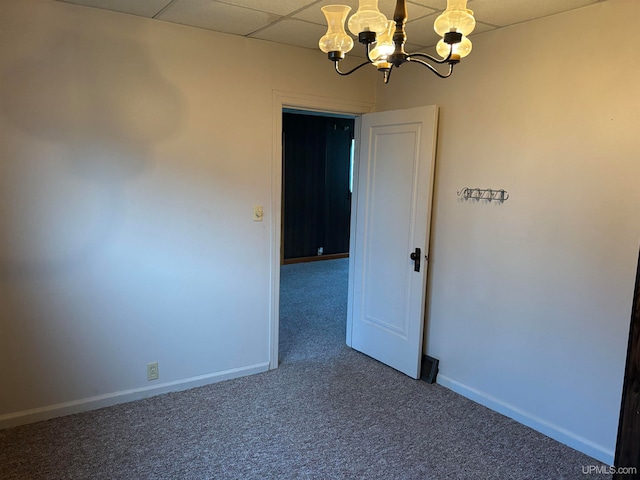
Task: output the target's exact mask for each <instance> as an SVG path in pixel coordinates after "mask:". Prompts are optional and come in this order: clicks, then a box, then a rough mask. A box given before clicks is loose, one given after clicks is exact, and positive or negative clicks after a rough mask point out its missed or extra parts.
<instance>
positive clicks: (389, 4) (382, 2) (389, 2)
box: [292, 0, 434, 26]
mask: <svg viewBox="0 0 640 480" xmlns="http://www.w3.org/2000/svg"><path fill="white" fill-rule="evenodd" d="M336 3H339V4H340V5H348V6H350V7H351V12H349V16H351V15H352V14H354V13H355V12H356V11H357V10H358V0H322V1H321V2H319V3H315V4H313V5H311V6H310V7H308V8H305V9H304V10H301V11H299V12H297V13H295V14H293V15H292V17H293V18H297V19H300V20H306V21H307V22H313V23H317V24H318V25H325V26H326V24H327V21H326V20H325V18H324V14H323V13H322V11H321V10H320V9H321V8H322V7H324V6H325V5H335V4H336ZM406 5H407V14H408V15H409V18H419V17H424V16H425V15H429V14H431V13H433V12H434V9H432V8H427V7H424V6H421V5H417V4H414V3H407V4H406ZM395 7H396V2H395V0H378V9H379V10H380V11H381V12H382V13H384V14H385V15H386V17H387V18H389V19H391V18H392V17H393V11H394V10H395Z"/></svg>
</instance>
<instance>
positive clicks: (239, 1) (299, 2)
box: [219, 0, 335, 15]
mask: <svg viewBox="0 0 640 480" xmlns="http://www.w3.org/2000/svg"><path fill="white" fill-rule="evenodd" d="M219 1H220V2H221V3H228V4H230V5H237V6H239V7H246V8H252V9H254V10H260V11H262V12H269V13H277V14H278V15H289V14H290V13H292V12H295V11H296V10H300V9H301V8H303V7H305V6H306V5H308V4H310V3H313V2H314V1H315V0H219ZM334 3H335V0H334Z"/></svg>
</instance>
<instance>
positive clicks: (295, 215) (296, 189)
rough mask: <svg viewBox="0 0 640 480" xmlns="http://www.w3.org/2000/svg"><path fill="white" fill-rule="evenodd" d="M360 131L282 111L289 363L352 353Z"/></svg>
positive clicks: (282, 356)
mask: <svg viewBox="0 0 640 480" xmlns="http://www.w3.org/2000/svg"><path fill="white" fill-rule="evenodd" d="M354 131H355V116H354V115H344V114H329V113H325V112H312V111H304V110H296V109H288V108H285V109H283V112H282V198H281V205H282V207H281V242H280V246H281V248H280V255H281V258H280V260H281V262H280V263H281V267H280V285H279V286H280V288H279V291H280V297H279V304H280V321H279V336H278V338H279V352H280V353H279V360H280V362H283V363H288V362H294V361H306V360H311V359H313V358H316V357H319V356H321V357H323V358H327V357H330V356H333V355H336V354H337V353H338V351H339V350H340V349H342V348H345V338H346V316H347V291H348V275H349V259H348V257H349V242H350V225H351V197H352V192H353V168H354V144H355V135H354ZM318 260H321V261H318Z"/></svg>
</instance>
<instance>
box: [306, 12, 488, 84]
mask: <svg viewBox="0 0 640 480" xmlns="http://www.w3.org/2000/svg"><path fill="white" fill-rule="evenodd" d="M350 11H351V7H349V6H347V5H327V6H325V7H322V13H324V16H325V18H326V19H327V33H326V34H324V35H323V36H322V38H320V41H319V42H318V45H319V47H320V50H322V51H323V52H325V53H326V54H327V55H328V57H329V60H331V61H332V62H334V65H335V68H336V72H338V73H339V74H340V75H350V74H352V73H353V72H355V71H356V70H358V69H360V68H362V67H364V66H365V65H373V66H374V67H376V68H377V69H378V71H379V72H381V73H382V75H383V79H384V83H388V82H389V78H391V72H392V71H393V69H394V68H397V67H400V66H401V65H402V64H404V63H407V62H411V63H418V64H420V65H423V66H425V67H427V68H428V69H429V70H431V71H432V72H433V73H434V74H436V75H437V76H438V77H440V78H447V77H449V76H451V74H452V73H453V67H454V65H456V64H457V63H459V62H460V59H461V58H464V57H466V56H467V55H469V53H470V52H471V41H470V40H469V39H468V38H467V36H468V35H469V34H470V33H471V32H472V31H473V29H474V28H475V26H476V21H475V18H473V12H472V11H471V10H469V9H467V0H447V9H446V10H445V11H444V12H443V13H442V14H441V15H440V16H439V17H438V18H436V20H435V22H434V24H433V29H434V30H435V31H436V33H437V34H438V35H440V36H441V37H442V38H441V39H440V41H439V42H438V44H437V45H436V52H437V53H438V55H439V56H440V57H441V58H436V57H434V56H431V55H428V54H426V53H407V52H406V51H405V49H404V45H405V43H406V42H407V34H406V32H405V25H406V23H407V18H408V17H407V6H406V4H405V0H397V1H396V8H395V11H394V13H393V20H388V19H387V17H385V16H384V14H382V13H380V11H379V10H378V0H360V1H359V5H358V11H357V12H356V13H355V14H353V15H352V16H351V17H350V18H349V21H348V22H347V26H348V28H349V31H350V32H351V33H352V34H353V35H354V36H357V37H358V41H359V42H360V43H362V44H363V45H364V46H365V51H366V55H367V60H366V61H365V62H363V63H361V64H360V65H358V66H357V67H355V68H353V69H351V70H349V71H347V72H343V71H341V70H340V65H339V64H340V60H342V59H344V58H345V55H346V54H347V53H348V52H350V51H351V49H352V48H353V39H352V38H351V37H350V36H349V35H348V34H347V32H346V31H345V22H346V20H347V16H348V15H349V12H350ZM439 65H448V68H447V67H443V68H442V67H439ZM441 70H443V71H441Z"/></svg>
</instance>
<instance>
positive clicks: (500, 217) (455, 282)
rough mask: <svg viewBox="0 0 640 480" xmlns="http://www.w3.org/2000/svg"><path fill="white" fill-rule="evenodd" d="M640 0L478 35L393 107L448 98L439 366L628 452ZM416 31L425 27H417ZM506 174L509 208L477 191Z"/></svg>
mask: <svg viewBox="0 0 640 480" xmlns="http://www.w3.org/2000/svg"><path fill="white" fill-rule="evenodd" d="M637 15H640V2H637V1H636V0H610V1H608V2H604V3H599V4H596V5H593V6H591V7H587V8H584V9H580V10H577V11H573V12H569V13H566V14H561V15H557V16H553V17H549V18H545V19H541V20H537V21H533V22H528V23H525V24H520V25H516V26H513V27H511V28H505V29H502V30H499V31H494V32H488V33H485V34H482V35H477V36H473V35H472V38H471V39H472V41H473V42H474V50H473V52H472V54H471V55H470V56H469V57H468V58H467V59H465V60H464V61H463V62H462V64H461V65H459V66H458V67H457V71H456V72H455V73H454V76H453V77H452V78H451V79H448V80H440V79H436V78H434V77H433V76H432V75H431V74H429V73H428V72H427V71H423V69H422V68H421V67H419V66H414V65H407V66H403V67H402V70H400V71H397V72H394V75H393V78H392V80H391V83H390V84H389V85H387V86H383V85H379V87H378V101H377V105H376V108H377V109H378V110H389V109H396V108H407V107H411V106H415V105H428V104H438V105H440V106H441V115H440V131H439V141H438V155H437V167H436V168H437V173H436V187H435V188H436V192H435V210H434V216H433V229H432V235H433V236H432V244H431V247H432V251H431V265H430V286H429V296H430V303H429V313H428V325H427V333H426V335H427V342H426V349H427V352H428V353H429V354H430V355H432V356H434V357H436V358H439V359H440V374H439V377H438V378H439V380H440V382H441V383H442V384H444V385H446V386H448V387H450V388H453V389H454V390H456V391H459V392H461V393H463V394H464V395H467V396H469V397H471V398H474V399H476V400H478V401H480V402H481V403H484V404H486V405H489V406H491V407H492V408H495V409H497V410H498V411H501V412H503V413H505V414H507V415H510V416H512V417H513V418H516V419H518V420H520V421H522V422H524V423H526V424H529V425H532V426H533V427H534V428H537V429H538V430H540V431H543V432H544V433H546V434H548V435H550V436H552V437H554V438H557V439H559V440H561V441H563V442H566V443H568V444H569V445H572V446H574V447H576V448H578V449H580V450H582V451H585V452H587V453H589V454H591V455H593V456H595V457H597V458H599V459H601V460H603V461H606V462H612V458H613V452H614V449H615V440H616V432H617V425H618V414H619V409H620V398H621V388H622V377H623V373H624V363H625V352H626V347H627V336H628V330H629V319H630V312H631V303H632V295H633V286H634V276H635V266H636V264H637V256H638V245H639V241H640V189H639V188H638V182H639V181H640V161H638V152H640V136H639V135H638V132H637V131H638V126H639V125H640V94H639V93H638V92H639V90H638V85H640V53H639V52H638V48H637V45H638V44H640V33H639V32H638V31H631V30H624V35H625V36H624V40H623V41H615V35H616V32H620V29H621V28H623V27H622V26H624V25H626V24H627V23H628V20H627V19H628V18H634V16H637ZM409 35H410V32H409ZM463 187H479V188H504V189H506V190H507V191H508V192H509V194H510V198H509V199H508V200H507V201H506V202H505V203H504V204H502V205H499V204H495V203H493V204H488V203H487V204H485V203H473V202H464V201H461V200H460V199H459V198H458V196H457V195H456V192H457V191H459V190H461V189H462V188H463Z"/></svg>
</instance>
